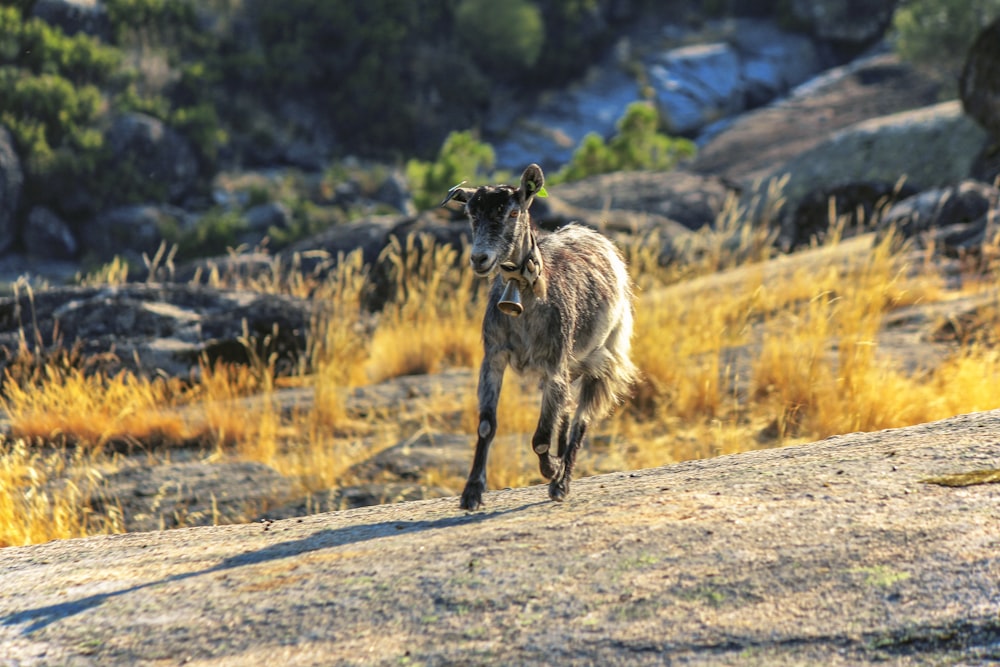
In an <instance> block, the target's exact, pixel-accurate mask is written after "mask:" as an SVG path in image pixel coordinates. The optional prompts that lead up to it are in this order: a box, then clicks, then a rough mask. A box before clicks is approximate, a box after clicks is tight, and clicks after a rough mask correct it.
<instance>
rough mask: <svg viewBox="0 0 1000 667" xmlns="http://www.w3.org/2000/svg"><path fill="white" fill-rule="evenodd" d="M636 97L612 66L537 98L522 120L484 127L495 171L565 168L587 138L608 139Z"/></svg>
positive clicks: (634, 87) (632, 85) (635, 88)
mask: <svg viewBox="0 0 1000 667" xmlns="http://www.w3.org/2000/svg"><path fill="white" fill-rule="evenodd" d="M639 97H640V95H639V85H638V83H637V82H636V80H635V78H634V77H633V76H631V75H630V74H629V73H627V72H626V71H625V70H624V69H623V68H622V67H621V66H620V65H619V64H618V63H616V62H615V63H611V64H607V65H602V66H599V67H596V68H594V69H593V70H591V72H590V73H589V74H588V75H587V76H586V77H585V78H584V79H583V80H582V81H580V82H578V83H576V84H575V85H573V86H570V87H569V88H568V89H565V90H560V91H558V92H554V93H552V94H551V95H549V96H547V97H545V98H543V99H542V100H541V101H540V103H539V104H538V105H537V106H536V107H535V108H534V109H527V110H525V113H524V114H517V115H513V116H503V117H500V118H493V119H491V120H490V121H488V122H489V125H491V126H492V127H493V131H492V132H491V134H492V135H494V136H490V137H488V138H489V139H490V141H491V143H492V144H493V148H494V151H495V153H496V163H497V166H498V167H501V168H505V169H523V168H524V165H526V164H530V163H532V162H536V163H538V164H540V165H541V166H542V168H543V169H546V170H552V171H554V170H556V169H558V168H559V167H561V166H562V165H564V164H565V163H567V162H569V160H570V158H571V157H573V151H575V150H576V147H577V146H579V145H580V142H581V141H582V140H583V138H584V137H585V136H586V135H587V134H589V133H591V132H596V133H597V134H599V135H600V136H602V137H604V138H607V137H610V136H612V135H614V134H615V124H616V123H617V122H618V119H619V118H621V117H622V116H624V115H625V109H626V108H627V107H628V105H629V104H631V103H632V102H635V101H636V100H638V99H639ZM501 106H503V105H501ZM506 111H507V110H504V111H502V112H500V113H503V114H505V113H506Z"/></svg>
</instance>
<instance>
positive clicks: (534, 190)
mask: <svg viewBox="0 0 1000 667" xmlns="http://www.w3.org/2000/svg"><path fill="white" fill-rule="evenodd" d="M544 188H545V175H544V174H543V173H542V168H541V167H539V166H538V165H537V164H529V165H528V168H527V169H525V170H524V173H523V174H521V191H520V194H521V206H522V207H523V208H527V207H528V206H530V205H531V200H532V198H533V197H534V196H535V195H537V194H538V193H539V192H541V191H542V190H543V189H544Z"/></svg>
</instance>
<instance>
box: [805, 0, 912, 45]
mask: <svg viewBox="0 0 1000 667" xmlns="http://www.w3.org/2000/svg"><path fill="white" fill-rule="evenodd" d="M897 4H899V0H791V3H790V6H789V7H788V11H790V12H791V15H792V18H793V20H794V21H796V22H797V23H799V24H801V25H803V26H805V27H806V29H807V30H808V31H809V32H810V33H811V34H813V35H815V36H816V37H817V38H818V39H821V40H823V41H826V42H830V43H832V44H833V45H835V46H839V47H841V48H842V49H844V50H845V51H846V54H847V55H853V54H857V53H860V52H861V51H863V50H864V49H865V48H867V47H869V46H871V45H872V44H874V43H876V42H878V41H879V40H880V39H882V37H883V35H884V34H885V31H886V28H888V27H889V24H890V23H891V22H892V15H893V12H894V11H895V10H896V5H897Z"/></svg>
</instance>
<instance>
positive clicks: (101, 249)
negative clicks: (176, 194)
mask: <svg viewBox="0 0 1000 667" xmlns="http://www.w3.org/2000/svg"><path fill="white" fill-rule="evenodd" d="M190 224H192V221H191V217H190V216H189V214H188V213H186V212H185V211H184V210H183V209H181V208H177V207H174V206H166V205H157V204H136V205H129V206H120V207H116V208H110V209H107V210H105V211H102V212H101V213H99V214H98V215H97V216H95V217H94V218H93V219H92V220H90V222H89V223H87V225H86V227H87V233H86V234H84V235H82V237H81V239H80V244H81V246H82V250H83V252H84V253H86V254H88V255H90V256H91V257H92V258H93V259H95V260H97V261H101V262H107V261H110V260H111V259H112V258H114V257H115V256H116V255H120V256H123V257H125V258H127V259H128V260H130V261H131V262H133V263H134V264H136V265H138V266H142V265H143V262H142V256H143V254H145V255H147V256H149V257H152V256H153V254H155V253H156V251H157V249H158V248H159V246H160V244H161V243H162V242H163V239H164V233H165V230H167V229H168V228H176V229H183V228H185V227H187V226H189V225H190Z"/></svg>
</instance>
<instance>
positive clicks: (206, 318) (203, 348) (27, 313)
mask: <svg viewBox="0 0 1000 667" xmlns="http://www.w3.org/2000/svg"><path fill="white" fill-rule="evenodd" d="M312 315H313V304H311V303H310V302H308V301H307V300H303V299H295V298H292V297H286V296H281V295H276V294H261V293H256V292H249V291H240V290H217V289H206V288H205V287H203V286H199V285H176V284H161V285H157V284H135V283H133V284H127V285H121V286H100V287H57V288H51V289H48V290H42V291H38V292H35V293H34V294H33V295H30V296H29V295H26V294H20V295H15V296H8V297H2V298H0V349H4V350H5V353H4V354H2V355H0V370H2V368H3V367H5V366H6V365H7V364H9V363H11V362H13V361H14V359H15V357H16V351H17V350H18V349H19V343H20V341H22V340H28V341H41V342H43V343H44V344H45V345H62V346H65V347H67V348H68V347H70V346H73V345H74V344H77V345H80V351H81V353H82V354H83V356H84V357H85V358H94V357H100V358H103V359H105V361H106V367H107V368H108V370H113V369H114V368H122V367H124V368H131V369H133V370H142V371H145V372H149V373H163V374H166V375H169V376H174V377H182V378H185V377H189V376H190V375H191V374H192V373H195V372H197V369H198V365H199V361H200V360H201V359H203V358H205V359H207V360H208V361H209V362H212V361H215V360H217V359H221V360H225V361H228V362H232V363H249V360H250V355H249V353H248V350H247V348H246V346H245V343H246V339H245V338H244V336H245V335H246V334H249V336H250V337H251V338H252V339H253V341H254V342H255V343H256V344H257V345H258V347H259V349H258V350H257V352H258V353H259V354H261V355H262V357H263V358H265V359H267V358H269V357H270V356H271V355H272V354H273V355H276V356H275V358H276V359H277V368H278V370H279V372H289V371H290V370H292V369H295V368H297V365H298V363H299V359H300V357H301V355H302V353H303V351H304V350H305V345H306V333H307V329H308V326H309V323H310V321H311V318H312ZM244 327H245V328H244ZM41 352H42V351H41V350H37V351H36V353H41Z"/></svg>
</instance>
